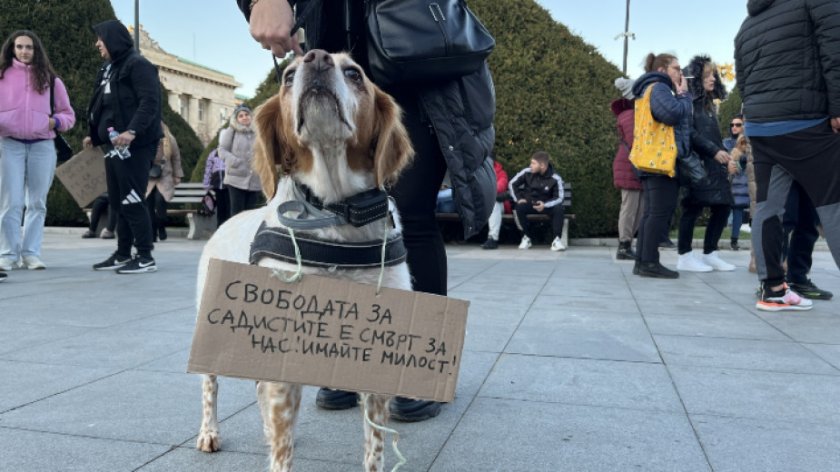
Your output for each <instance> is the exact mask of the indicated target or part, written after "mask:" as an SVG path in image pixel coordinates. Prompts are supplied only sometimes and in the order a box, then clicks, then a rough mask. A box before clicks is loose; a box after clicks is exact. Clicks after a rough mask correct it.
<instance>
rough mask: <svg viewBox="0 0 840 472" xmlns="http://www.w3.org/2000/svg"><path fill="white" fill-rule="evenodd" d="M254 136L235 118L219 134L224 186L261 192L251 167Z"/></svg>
mask: <svg viewBox="0 0 840 472" xmlns="http://www.w3.org/2000/svg"><path fill="white" fill-rule="evenodd" d="M255 140H256V134H255V133H254V129H253V128H252V127H250V126H247V127H246V126H242V125H241V124H239V122H237V121H236V117H235V116H232V117H231V118H230V126H228V127H227V128H225V129H223V130H222V132H221V134H219V157H221V158H222V161H224V163H225V182H224V183H225V185H230V186H231V187H236V188H238V189H240V190H250V191H252V192H260V191H262V185H260V178H259V176H258V175H257V174H256V172H254V169H253V168H252V167H251V163H252V162H253V160H254V141H255Z"/></svg>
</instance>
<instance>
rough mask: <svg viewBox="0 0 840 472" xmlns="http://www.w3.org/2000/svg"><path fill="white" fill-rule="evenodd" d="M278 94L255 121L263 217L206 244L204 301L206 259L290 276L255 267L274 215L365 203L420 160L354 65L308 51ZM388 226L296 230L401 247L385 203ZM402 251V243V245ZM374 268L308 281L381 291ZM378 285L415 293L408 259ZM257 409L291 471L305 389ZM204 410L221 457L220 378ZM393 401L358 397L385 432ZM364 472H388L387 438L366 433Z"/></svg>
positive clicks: (329, 272)
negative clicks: (301, 205)
mask: <svg viewBox="0 0 840 472" xmlns="http://www.w3.org/2000/svg"><path fill="white" fill-rule="evenodd" d="M281 80H282V81H281V84H280V90H279V92H278V93H277V95H275V96H273V97H272V98H271V99H269V100H268V101H267V102H266V103H265V104H263V105H262V106H261V107H259V108H258V109H257V110H256V112H255V125H256V133H257V139H256V143H255V152H254V161H253V168H254V169H255V171H256V172H257V173H258V175H259V177H260V180H261V182H262V187H263V192H264V193H265V194H266V199H267V200H268V203H267V205H266V207H264V208H261V209H257V210H251V211H248V212H243V213H240V214H238V215H236V216H235V217H233V218H231V219H230V220H229V221H227V222H226V223H225V224H224V225H222V226H221V227H220V228H219V229H218V230H217V231H216V233H215V234H214V235H213V237H212V238H211V239H210V240H209V241H208V243H207V245H206V246H205V248H204V251H203V253H202V255H201V260H200V263H199V270H198V300H199V301H200V300H201V291H202V289H203V286H204V279H205V276H206V271H207V264H208V261H209V259H210V258H218V259H224V260H229V261H235V262H241V263H248V262H249V259H250V261H251V262H252V263H256V264H257V265H259V266H262V267H268V268H272V269H280V270H282V271H284V272H286V273H290V272H294V271H296V270H297V264H296V263H295V262H292V261H289V260H277V259H274V258H269V257H259V256H257V257H256V258H254V257H253V256H252V253H251V248H250V246H251V243H252V241H254V240H255V235H256V234H257V233H258V232H259V231H260V230H261V229H268V230H276V229H278V228H280V229H282V228H283V226H284V225H283V224H282V223H281V216H279V215H278V208H280V207H281V205H283V204H285V203H287V202H294V201H299V200H300V199H301V189H306V191H305V193H306V198H309V197H314V199H313V201H316V202H317V201H319V202H320V203H322V204H323V206H324V207H329V205H330V204H332V203H336V202H342V201H346V200H347V199H348V198H350V197H352V196H354V195H358V194H360V193H363V192H366V191H371V190H372V189H373V190H374V191H375V190H376V189H381V188H383V187H385V186H387V185H390V184H393V183H394V182H396V179H397V177H398V176H399V174H400V171H401V170H402V169H403V168H404V167H405V166H406V165H408V164H409V163H410V162H411V160H412V158H413V155H414V151H413V148H412V146H411V141H410V139H409V137H408V134H407V132H406V129H405V127H404V126H403V124H402V121H401V113H402V112H401V110H400V108H399V106H398V105H397V104H396V102H395V101H394V100H393V98H391V96H390V95H388V94H386V93H384V92H383V91H382V90H380V89H379V88H378V87H377V86H376V85H374V84H373V83H372V82H371V81H370V80H369V79H368V78H367V76H366V75H365V73H364V72H363V70H362V68H361V67H359V65H358V64H356V63H355V62H354V61H353V60H352V59H351V58H350V56H349V55H347V54H344V53H338V54H330V53H327V52H325V51H321V50H312V51H309V52H308V53H306V54H305V55H304V56H302V57H298V58H296V59H295V60H294V62H292V63H291V64H290V65H289V66H288V67H287V68H286V69H285V71H284V72H283V75H282V78H281ZM386 202H387V203H388V208H389V210H390V217H385V218H379V219H377V220H375V221H372V222H369V223H367V224H364V225H360V226H355V225H354V224H347V223H345V224H335V225H329V226H324V227H318V228H315V229H302V230H295V231H294V233H295V235H296V236H297V237H299V238H311V239H317V240H319V241H326V242H328V243H329V242H334V243H343V242H361V241H372V240H376V239H378V240H380V241H381V240H382V239H383V236H384V235H385V234H387V235H388V238H389V240H390V238H398V237H399V235H400V231H401V229H400V226H399V217H398V215H397V212H396V208H395V206H394V205H393V203H392V202H388V201H387V200H386ZM260 234H262V233H260ZM400 244H401V243H400ZM381 270H383V269H381V268H380V267H379V265H378V264H377V265H376V266H375V267H369V268H350V269H341V268H339V269H337V270H336V269H335V267H317V266H307V265H305V264H304V265H303V269H302V272H303V273H304V274H318V275H321V276H326V277H335V278H342V279H349V280H353V281H355V282H361V283H371V284H376V283H377V281H378V279H379V276H380V271H381ZM382 280H383V281H382V285H383V286H386V287H393V288H400V289H406V290H411V279H410V275H409V271H408V267H407V265H406V263H405V260H404V258H403V259H402V261H401V262H398V263H396V264H395V265H391V266H388V267H385V268H384V274H383V279H382ZM256 389H257V400H258V404H259V407H260V413H261V415H262V419H263V430H264V433H265V436H266V440H267V441H268V445H269V447H270V470H271V471H272V472H280V471H289V470H291V466H292V455H293V448H294V441H293V436H292V431H293V428H294V424H295V420H296V417H297V414H298V410H299V407H300V398H301V385H298V384H291V383H278V382H266V381H259V382H257V388H256ZM202 391H203V396H202V400H203V408H202V415H203V417H202V421H201V429H200V431H199V434H198V439H197V442H196V447H197V448H198V449H199V450H201V451H205V452H214V451H217V450H219V448H220V445H221V439H220V436H219V425H218V419H217V416H216V400H217V394H218V384H217V382H216V377H215V376H214V375H205V376H204V378H203V382H202ZM389 399H390V397H389V396H386V395H376V394H365V393H362V394H360V403H361V404H362V405H364V407H365V409H366V410H367V411H368V412H369V414H370V419H371V421H373V422H375V423H377V424H385V423H386V422H387V420H388V402H389ZM364 438H365V439H364V441H365V452H364V470H366V471H368V472H372V471H379V470H382V467H383V454H382V453H383V449H384V445H383V440H384V438H383V435H382V433H381V432H380V431H378V430H376V429H374V428H372V427H370V426H369V425H368V424H367V422H365V425H364Z"/></svg>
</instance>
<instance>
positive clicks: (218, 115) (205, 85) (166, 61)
mask: <svg viewBox="0 0 840 472" xmlns="http://www.w3.org/2000/svg"><path fill="white" fill-rule="evenodd" d="M128 29H129V31H130V32H131V34H132V35H134V28H133V27H132V26H129V27H128ZM140 52H141V53H142V54H143V56H144V57H146V58H147V59H148V60H149V61H151V62H152V64H154V65H156V66H157V67H158V70H159V71H160V81H161V83H163V86H164V87H165V88H166V90H168V91H169V97H168V98H169V105H170V106H171V107H172V109H173V110H175V111H177V112H179V113H180V114H181V116H182V117H183V118H184V119H185V120H186V121H187V123H189V124H190V126H191V127H192V129H193V130H194V131H195V134H197V135H198V138H199V139H201V142H202V144H204V145H207V143H209V142H210V140H211V139H213V137H214V136H216V132H217V131H218V130H219V128H221V127H222V126H223V125H224V124H226V123H227V121H228V118H230V114H231V113H232V112H233V109H234V107H236V105H237V104H239V103H241V102H242V99H241V98H237V96H236V95H234V90H235V89H236V88H237V87H239V86H240V85H241V84H240V83H238V82H237V81H236V80H235V79H234V78H233V76H232V75H230V74H226V73H224V72H220V71H217V70H214V69H211V68H209V67H206V66H203V65H201V64H196V63H195V62H191V61H188V60H186V59H184V58H182V57H178V56H175V55H173V54H169V53H168V52H166V51H164V50H163V48H161V47H160V45H159V44H158V43H157V41H155V40H153V39H152V38H150V37H149V34H148V33H147V32H146V31H145V30H144V29H143V27H142V26H140Z"/></svg>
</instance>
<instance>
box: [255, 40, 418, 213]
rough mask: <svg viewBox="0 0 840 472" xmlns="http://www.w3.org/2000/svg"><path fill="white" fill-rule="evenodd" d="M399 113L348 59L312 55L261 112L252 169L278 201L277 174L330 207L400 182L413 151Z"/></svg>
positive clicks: (298, 62)
mask: <svg viewBox="0 0 840 472" xmlns="http://www.w3.org/2000/svg"><path fill="white" fill-rule="evenodd" d="M401 113H402V112H401V110H400V108H399V106H398V105H397V104H396V103H395V102H394V100H393V99H392V98H391V96H389V95H388V94H386V93H384V92H383V91H381V90H380V89H379V88H378V87H377V86H376V85H374V84H373V83H372V82H371V81H370V80H369V79H368V78H367V77H366V76H365V74H364V72H363V71H362V68H361V67H359V65H358V64H356V63H355V62H354V61H353V60H352V59H351V58H350V56H349V55H347V54H343V53H339V54H330V53H327V52H325V51H321V50H312V51H309V52H308V53H307V54H306V55H305V56H303V57H299V58H297V59H295V61H294V62H292V63H291V64H290V65H289V66H288V67H286V70H285V71H284V72H283V77H282V83H281V84H280V91H279V92H278V94H277V95H276V96H274V97H272V98H271V99H269V100H268V101H267V102H266V103H265V104H264V105H262V106H261V107H260V108H259V109H257V111H256V125H257V145H256V149H255V155H254V168H255V169H256V170H257V173H258V174H259V176H260V179H261V181H262V186H263V192H264V193H265V194H266V195H267V196H268V197H269V198H270V197H272V196H273V195H274V193H275V191H276V187H277V183H278V177H279V175H280V174H279V172H282V173H283V174H287V175H292V176H293V177H294V178H295V179H297V180H299V181H301V182H302V183H305V184H306V185H307V186H309V187H310V188H312V189H313V190H314V191H315V193H316V195H318V196H320V197H321V198H324V199H325V201H326V200H332V199H341V198H345V197H347V196H349V195H352V194H354V193H357V192H359V191H361V190H365V189H367V188H370V187H372V186H377V187H379V186H382V185H385V184H388V183H392V182H393V181H395V180H396V178H397V176H398V175H399V173H400V171H401V170H402V169H403V168H404V167H405V166H406V164H408V163H409V162H410V160H411V158H412V157H413V154H414V150H413V149H412V147H411V141H410V140H409V138H408V134H407V133H406V130H405V127H404V126H403V124H402V121H401V119H400V118H401Z"/></svg>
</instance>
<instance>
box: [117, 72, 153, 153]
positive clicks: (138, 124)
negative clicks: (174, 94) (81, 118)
mask: <svg viewBox="0 0 840 472" xmlns="http://www.w3.org/2000/svg"><path fill="white" fill-rule="evenodd" d="M129 73H130V74H131V87H132V88H133V89H134V94H135V95H136V96H137V110H136V111H135V112H134V115H133V116H132V117H131V119H130V120H129V122H128V125H127V126H126V129H124V130H120V131H121V133H120V135H119V137H118V138H117V141H116V142H115V144H117V145H120V144H131V141H133V140H134V138H135V137H136V136H134V135H131V134H130V133H129V132H128V130H134V132H135V133H137V134H139V135H143V134H145V133H147V132H148V131H149V129H150V128H151V127H152V125H153V124H154V123H155V122H156V121H157V120H159V116H160V115H159V114H158V111H159V110H160V82H159V80H158V70H157V67H155V66H154V65H152V63H151V62H148V61H144V60H138V61H136V62H134V64H133V65H132V67H131V71H129ZM128 136H130V139H129V138H128Z"/></svg>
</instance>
